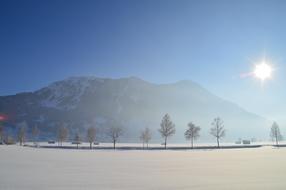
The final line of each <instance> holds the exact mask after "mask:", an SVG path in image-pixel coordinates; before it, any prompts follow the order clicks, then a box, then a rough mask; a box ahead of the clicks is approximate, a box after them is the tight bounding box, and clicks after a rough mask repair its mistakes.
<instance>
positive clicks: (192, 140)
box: [191, 138, 194, 149]
mask: <svg viewBox="0 0 286 190" xmlns="http://www.w3.org/2000/svg"><path fill="white" fill-rule="evenodd" d="M191 142H192V149H193V148H194V139H193V138H192V139H191Z"/></svg>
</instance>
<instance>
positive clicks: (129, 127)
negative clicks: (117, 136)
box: [0, 77, 269, 141]
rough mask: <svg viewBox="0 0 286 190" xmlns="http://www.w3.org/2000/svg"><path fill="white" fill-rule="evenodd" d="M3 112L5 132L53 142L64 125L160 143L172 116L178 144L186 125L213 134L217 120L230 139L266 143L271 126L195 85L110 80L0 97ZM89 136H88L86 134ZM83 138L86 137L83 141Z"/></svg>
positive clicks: (71, 81) (75, 81) (72, 81)
mask: <svg viewBox="0 0 286 190" xmlns="http://www.w3.org/2000/svg"><path fill="white" fill-rule="evenodd" d="M0 112H1V113H5V114H6V115H8V116H9V121H8V123H6V128H9V130H11V131H13V130H15V129H16V128H17V125H16V124H17V123H20V122H22V121H26V122H27V123H28V125H29V126H30V128H31V126H33V125H35V124H37V125H38V126H39V128H40V129H41V131H42V133H41V136H42V137H47V138H50V137H52V136H53V135H54V134H55V131H56V129H57V128H58V127H59V125H60V123H63V122H65V123H67V124H68V126H69V128H70V130H71V131H72V132H74V131H79V132H82V133H84V131H85V129H86V128H87V127H89V126H91V125H94V126H96V127H97V128H98V131H99V135H100V136H101V135H102V134H103V132H104V129H106V127H108V126H110V125H120V126H123V127H124V128H125V131H126V132H125V137H124V138H125V140H128V141H138V136H139V131H140V130H141V129H142V128H143V127H145V126H148V127H149V128H151V129H152V131H153V134H154V136H155V137H159V134H157V129H158V128H159V124H160V121H161V118H162V117H163V115H164V114H165V113H169V114H170V115H171V118H172V120H173V121H174V123H175V124H176V128H177V133H176V135H175V137H174V138H173V140H176V141H184V135H183V134H184V131H185V129H186V127H187V123H188V122H190V121H192V122H194V123H195V124H197V125H200V126H201V128H202V139H205V140H210V139H211V137H210V135H209V134H208V132H209V128H210V127H211V125H210V123H211V122H212V120H213V118H214V117H217V116H219V117H221V118H222V119H223V120H224V121H225V128H226V129H227V139H231V140H233V139H236V138H239V137H241V138H252V137H254V138H257V139H261V138H266V137H268V125H269V122H268V121H267V120H266V119H265V118H262V117H260V116H258V115H255V114H253V113H249V112H247V111H245V110H244V109H242V108H241V107H239V106H237V105H236V104H234V103H231V102H229V101H225V100H223V99H221V98H219V97H217V96H215V95H213V94H212V93H210V92H208V91H207V90H206V89H204V88H202V87H201V86H200V85H198V84H196V83H194V82H192V81H180V82H177V83H173V84H160V85H158V84H153V83H149V82H146V81H144V80H141V79H139V78H136V77H130V78H121V79H108V78H96V77H71V78H68V79H66V80H62V81H58V82H55V83H52V84H51V85H49V86H47V87H45V88H42V89H40V90H38V91H35V92H29V93H20V94H16V95H11V96H2V97H0ZM84 135H85V134H84ZM84 135H83V136H84Z"/></svg>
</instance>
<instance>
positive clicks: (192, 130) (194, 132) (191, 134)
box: [185, 122, 201, 148]
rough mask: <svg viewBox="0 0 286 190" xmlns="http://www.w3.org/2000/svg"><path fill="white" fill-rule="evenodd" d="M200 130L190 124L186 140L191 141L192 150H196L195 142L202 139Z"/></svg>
mask: <svg viewBox="0 0 286 190" xmlns="http://www.w3.org/2000/svg"><path fill="white" fill-rule="evenodd" d="M200 130H201V128H200V127H199V126H196V125H195V124H193V123H192V122H190V123H188V129H187V130H186V132H185V138H186V139H187V140H191V145H192V148H194V140H196V139H197V138H199V137H200Z"/></svg>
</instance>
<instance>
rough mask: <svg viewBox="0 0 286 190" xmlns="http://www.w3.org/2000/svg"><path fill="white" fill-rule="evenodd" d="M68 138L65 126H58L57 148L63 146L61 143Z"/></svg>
mask: <svg viewBox="0 0 286 190" xmlns="http://www.w3.org/2000/svg"><path fill="white" fill-rule="evenodd" d="M67 137H68V129H67V127H66V126H65V124H63V125H62V126H60V128H59V129H58V144H59V146H62V145H63V142H64V141H65V140H67Z"/></svg>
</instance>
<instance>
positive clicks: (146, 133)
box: [140, 127, 152, 149]
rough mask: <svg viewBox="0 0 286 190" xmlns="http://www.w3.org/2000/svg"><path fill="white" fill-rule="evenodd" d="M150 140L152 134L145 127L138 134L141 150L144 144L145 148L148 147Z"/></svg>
mask: <svg viewBox="0 0 286 190" xmlns="http://www.w3.org/2000/svg"><path fill="white" fill-rule="evenodd" d="M151 138H152V133H151V131H150V129H149V128H148V127H146V128H145V129H144V130H143V131H142V132H141V134H140V140H141V141H142V143H143V149H144V147H145V146H144V145H145V144H146V147H147V148H148V145H149V141H150V140H151Z"/></svg>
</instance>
